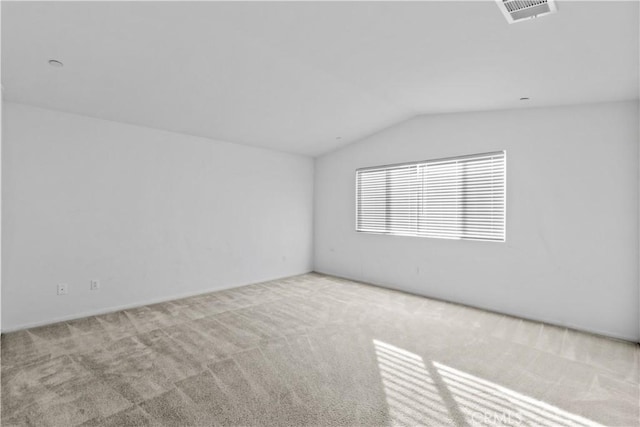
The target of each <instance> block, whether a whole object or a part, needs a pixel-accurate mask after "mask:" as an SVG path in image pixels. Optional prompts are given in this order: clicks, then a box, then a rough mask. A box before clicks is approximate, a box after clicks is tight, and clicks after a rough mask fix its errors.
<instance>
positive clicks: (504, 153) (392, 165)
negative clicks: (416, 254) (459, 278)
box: [354, 150, 507, 243]
mask: <svg viewBox="0 0 640 427" xmlns="http://www.w3.org/2000/svg"><path fill="white" fill-rule="evenodd" d="M500 154H501V155H502V156H503V158H504V172H503V174H504V179H503V181H504V182H503V186H504V194H503V200H504V206H503V216H504V220H503V223H502V239H483V238H477V237H464V236H458V237H451V236H429V235H424V234H420V233H399V232H394V231H370V230H359V229H358V226H359V223H358V214H359V211H358V205H359V199H360V194H359V193H360V185H359V181H358V173H359V172H361V171H367V170H376V169H380V170H385V169H390V168H401V167H404V166H413V165H418V167H419V165H424V164H434V163H446V162H451V161H458V160H464V159H471V158H475V157H489V156H495V155H500ZM354 177H355V204H354V205H355V206H354V207H355V212H354V213H355V215H354V219H355V231H356V232H357V233H364V234H373V235H387V236H397V237H421V238H428V239H445V240H468V241H477V242H494V243H505V242H506V241H507V150H496V151H488V152H483V153H474V154H465V155H461V156H450V157H442V158H437V159H430V160H421V161H411V162H402V163H390V164H384V165H376V166H366V167H361V168H357V169H356V170H355V173H354ZM422 203H424V202H423V201H421V203H420V204H422ZM387 209H388V207H387ZM417 215H418V221H419V220H420V219H419V215H420V212H419V211H418V212H417ZM385 219H386V221H387V222H388V221H389V219H388V218H385ZM386 228H387V229H388V227H386Z"/></svg>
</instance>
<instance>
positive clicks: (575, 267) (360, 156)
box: [314, 101, 640, 341]
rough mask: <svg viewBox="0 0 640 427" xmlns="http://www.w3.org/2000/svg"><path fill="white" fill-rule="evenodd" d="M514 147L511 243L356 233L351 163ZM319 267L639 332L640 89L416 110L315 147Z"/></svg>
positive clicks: (619, 333) (553, 319)
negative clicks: (488, 106)
mask: <svg viewBox="0 0 640 427" xmlns="http://www.w3.org/2000/svg"><path fill="white" fill-rule="evenodd" d="M502 149H505V150H507V230H506V232H507V241H506V242H505V243H493V242H476V241H457V240H440V239H427V238H416V237H394V236H384V235H374V234H363V233H356V232H355V230H354V226H355V224H354V216H355V202H354V197H355V189H354V183H355V170H356V169H357V168H359V167H364V166H375V165H382V164H389V163H398V162H407V161H416V160H425V159H434V158H440V157H447V156H455V155H463V154H472V153H480V152H486V151H494V150H502ZM315 209H316V210H315V250H314V252H315V255H314V258H315V269H316V270H317V271H320V272H325V273H329V274H335V275H339V276H344V277H348V278H354V279H359V280H363V281H366V282H371V283H375V284H380V285H383V286H388V287H392V288H397V289H401V290H405V291H410V292H415V293H417V294H422V295H427V296H433V297H437V298H442V299H445V300H450V301H455V302H461V303H465V304H469V305H473V306H478V307H483V308H488V309H492V310H496V311H499V312H503V313H508V314H514V315H518V316H522V317H526V318H531V319H537V320H542V321H546V322H550V323H554V324H558V325H565V326H571V327H575V328H579V329H583V330H588V331H593V332H596V333H600V334H605V335H609V336H614V337H619V338H625V339H629V340H634V341H637V340H638V338H639V337H640V332H639V331H638V292H639V289H638V102H637V101H630V102H619V103H607V104H591V105H582V106H568V107H556V108H532V109H527V110H518V111H515V110H512V111H496V112H483V113H469V114H449V115H437V116H421V117H418V118H415V119H412V120H410V121H407V122H404V123H402V124H399V125H397V126H394V127H392V128H389V129H387V130H385V131H382V132H380V133H377V134H375V135H373V136H371V137H369V138H366V139H364V140H362V141H360V142H357V143H355V144H352V145H350V146H348V147H346V148H344V149H341V150H339V151H336V152H334V153H331V154H327V155H325V156H323V157H321V158H318V159H316V179H315Z"/></svg>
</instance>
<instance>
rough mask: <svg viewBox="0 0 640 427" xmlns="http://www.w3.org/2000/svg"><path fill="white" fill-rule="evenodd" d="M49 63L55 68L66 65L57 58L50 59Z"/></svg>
mask: <svg viewBox="0 0 640 427" xmlns="http://www.w3.org/2000/svg"><path fill="white" fill-rule="evenodd" d="M49 65H51V66H52V67H55V68H62V67H63V66H64V64H63V63H62V62H60V61H58V60H57V59H50V60H49Z"/></svg>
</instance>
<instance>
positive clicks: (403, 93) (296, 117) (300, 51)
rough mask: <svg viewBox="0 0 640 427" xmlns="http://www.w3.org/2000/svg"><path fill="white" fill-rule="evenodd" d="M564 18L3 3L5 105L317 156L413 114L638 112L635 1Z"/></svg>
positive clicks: (307, 7)
mask: <svg viewBox="0 0 640 427" xmlns="http://www.w3.org/2000/svg"><path fill="white" fill-rule="evenodd" d="M557 4H558V8H559V11H558V13H557V14H554V15H550V16H546V17H542V18H538V19H534V20H531V21H527V22H522V23H517V24H512V25H509V24H507V22H506V21H505V19H504V17H503V16H502V14H501V13H500V11H499V10H498V7H497V5H496V3H495V1H493V0H489V1H471V2H274V3H272V2H194V3H186V2H6V1H5V2H2V78H3V84H4V87H5V99H6V100H8V101H14V102H20V103H26V104H32V105H36V106H42V107H47V108H54V109H59V110H63V111H69V112H74V113H79V114H84V115H88V116H94V117H98V118H103V119H108V120H116V121H121V122H127V123H133V124H139V125H144V126H149V127H154V128H162V129H167V130H171V131H177V132H183V133H187V134H192V135H199V136H205V137H209V138H214V139H222V140H228V141H231V142H238V143H244V144H249V145H255V146H263V147H268V148H273V149H277V150H283V151H289V152H295V153H302V154H308V155H318V154H321V153H325V152H327V151H330V150H333V149H335V148H337V147H339V146H340V145H342V144H346V143H348V142H350V141H353V140H355V139H357V138H360V137H362V136H365V135H367V134H370V133H372V132H375V131H377V130H379V129H381V128H384V127H386V126H389V125H391V124H393V123H396V122H398V121H401V120H404V119H407V118H410V117H412V116H414V115H417V114H424V113H444V112H457V111H475V110H488V109H507V108H520V107H523V106H528V107H531V106H545V105H560V104H574V103H585V102H599V101H611V100H622V99H635V98H637V97H638V15H639V14H638V2H610V1H602V2H574V1H567V2H563V1H558V2H557ZM51 58H55V59H59V60H60V61H62V62H64V67H63V68H53V67H51V66H49V65H48V64H47V61H48V60H49V59H51ZM520 97H530V98H531V101H529V102H528V103H523V102H520V101H519V98H520Z"/></svg>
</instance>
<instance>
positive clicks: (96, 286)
mask: <svg viewBox="0 0 640 427" xmlns="http://www.w3.org/2000/svg"><path fill="white" fill-rule="evenodd" d="M98 289H100V281H99V280H97V279H94V280H92V281H91V290H92V291H97V290H98Z"/></svg>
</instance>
